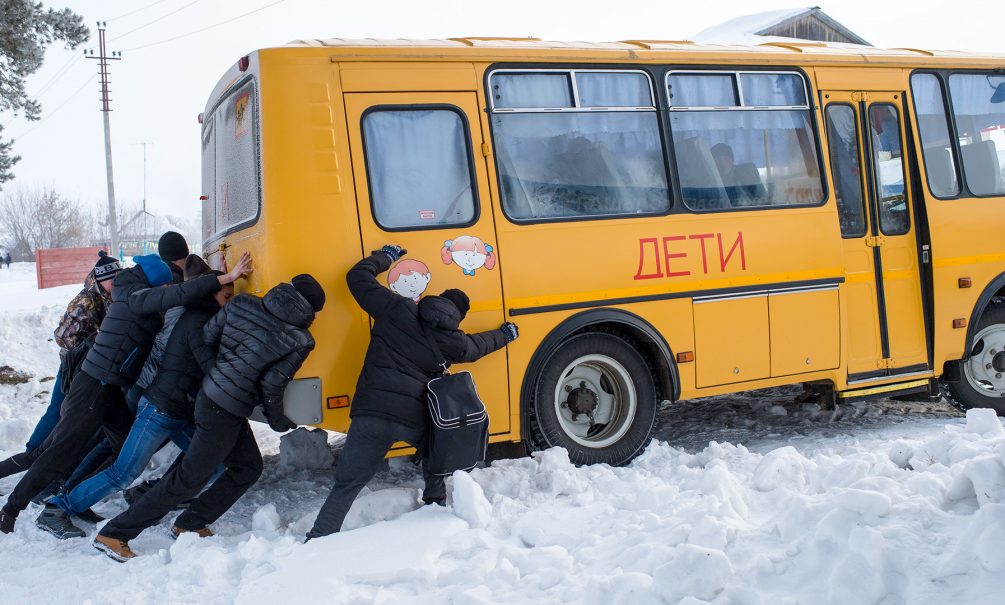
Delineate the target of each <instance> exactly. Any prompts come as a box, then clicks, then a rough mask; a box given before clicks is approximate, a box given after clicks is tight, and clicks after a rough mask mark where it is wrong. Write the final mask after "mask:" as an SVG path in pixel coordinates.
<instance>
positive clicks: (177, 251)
mask: <svg viewBox="0 0 1005 605" xmlns="http://www.w3.org/2000/svg"><path fill="white" fill-rule="evenodd" d="M157 255H158V256H160V257H161V259H162V260H163V261H164V262H166V263H170V262H173V261H176V260H181V259H183V258H185V257H186V256H188V244H187V243H186V242H185V238H184V237H182V234H181V233H178V232H177V231H168V232H167V233H165V234H164V235H162V236H161V239H160V241H158V242H157Z"/></svg>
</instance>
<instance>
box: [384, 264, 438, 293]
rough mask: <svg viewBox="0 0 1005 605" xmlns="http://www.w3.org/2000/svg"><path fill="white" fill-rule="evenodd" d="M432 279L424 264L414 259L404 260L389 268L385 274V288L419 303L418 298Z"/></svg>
mask: <svg viewBox="0 0 1005 605" xmlns="http://www.w3.org/2000/svg"><path fill="white" fill-rule="evenodd" d="M432 278H433V275H432V274H431V273H430V272H429V267H427V266H426V264H425V263H423V262H422V261H418V260H415V259H414V258H406V259H405V260H403V261H401V262H400V263H398V264H397V265H395V266H393V267H391V270H390V271H389V272H388V273H387V287H388V288H390V289H391V291H392V292H394V293H396V294H400V295H401V296H404V297H405V298H411V299H412V300H414V301H415V302H419V297H420V296H422V293H423V292H425V291H426V286H428V285H429V280H431V279H432Z"/></svg>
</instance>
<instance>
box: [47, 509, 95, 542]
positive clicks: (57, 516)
mask: <svg viewBox="0 0 1005 605" xmlns="http://www.w3.org/2000/svg"><path fill="white" fill-rule="evenodd" d="M35 525H37V526H38V527H39V528H40V529H43V530H45V531H47V532H49V533H50V534H52V535H54V536H56V537H57V538H59V539H60V540H66V539H68V538H83V537H84V536H86V535H87V534H86V533H84V530H82V529H80V528H79V527H77V526H76V525H74V524H73V521H71V520H70V515H68V514H67V513H66V511H64V510H63V509H61V508H59V507H58V506H56V505H55V504H48V503H46V505H45V508H43V509H42V513H41V514H40V515H39V516H38V518H37V519H35Z"/></svg>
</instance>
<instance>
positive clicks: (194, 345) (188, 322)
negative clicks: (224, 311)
mask: <svg viewBox="0 0 1005 605" xmlns="http://www.w3.org/2000/svg"><path fill="white" fill-rule="evenodd" d="M175 309H181V311H182V313H181V315H180V316H179V317H178V319H177V321H176V322H175V324H174V328H173V329H172V330H171V336H170V337H169V338H168V341H167V344H166V345H164V352H163V354H162V356H161V361H160V367H159V369H158V370H157V374H156V375H155V376H154V380H153V382H151V383H150V386H148V387H147V389H146V390H145V391H144V392H143V395H144V397H146V398H147V399H149V400H150V402H151V403H153V404H154V405H155V406H157V409H159V410H160V411H162V412H166V413H168V414H171V415H173V416H175V417H178V418H184V419H185V420H188V421H189V422H195V408H194V407H193V406H194V403H195V396H196V394H197V393H198V392H199V386H200V384H201V383H202V377H203V376H204V375H205V374H206V372H208V371H209V370H210V368H212V367H213V363H214V361H215V354H216V350H215V349H213V348H212V347H210V346H208V345H207V344H206V343H205V341H204V340H203V336H202V330H203V328H204V327H205V326H206V322H208V321H209V320H210V319H211V318H212V317H213V316H214V315H216V313H217V312H218V311H219V310H220V304H219V303H217V302H216V299H214V298H213V297H211V296H207V297H206V298H205V299H203V300H201V301H199V302H197V303H195V304H192V305H188V306H187V307H175ZM175 309H172V311H174V310H175Z"/></svg>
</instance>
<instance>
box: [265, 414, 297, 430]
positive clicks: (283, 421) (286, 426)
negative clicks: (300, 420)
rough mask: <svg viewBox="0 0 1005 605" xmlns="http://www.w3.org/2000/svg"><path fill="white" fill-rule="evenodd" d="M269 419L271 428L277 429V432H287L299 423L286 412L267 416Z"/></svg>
mask: <svg viewBox="0 0 1005 605" xmlns="http://www.w3.org/2000/svg"><path fill="white" fill-rule="evenodd" d="M266 420H268V421H269V428H271V429H272V430H274V431H276V432H277V433H285V432H286V431H292V430H293V429H295V428H297V427H298V426H299V425H298V424H297V423H296V422H293V421H292V420H290V419H289V418H287V417H286V414H280V415H279V416H270V417H268V418H266Z"/></svg>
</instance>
